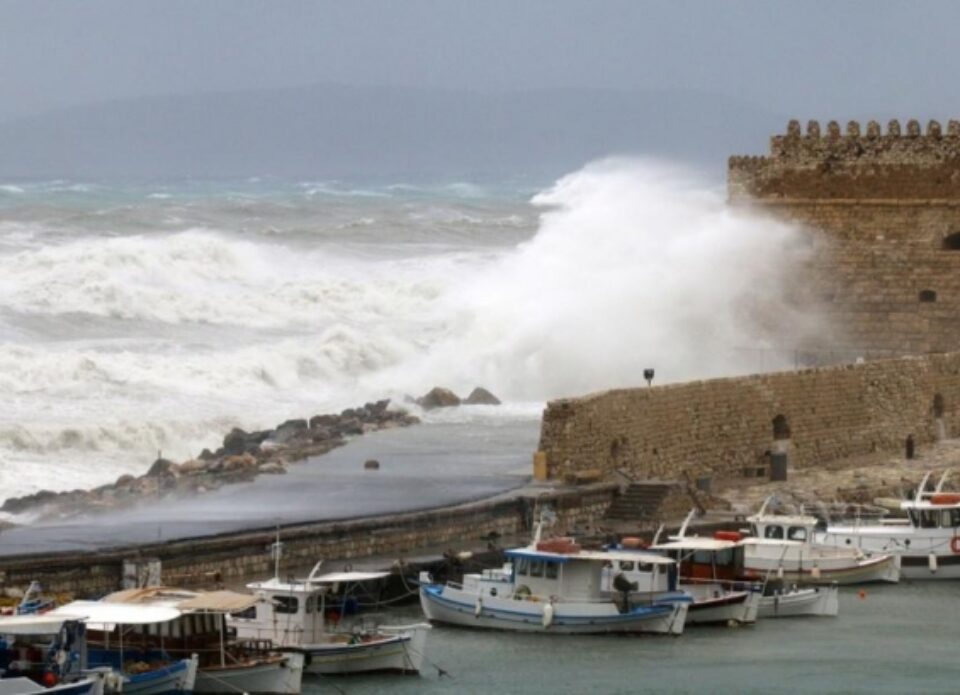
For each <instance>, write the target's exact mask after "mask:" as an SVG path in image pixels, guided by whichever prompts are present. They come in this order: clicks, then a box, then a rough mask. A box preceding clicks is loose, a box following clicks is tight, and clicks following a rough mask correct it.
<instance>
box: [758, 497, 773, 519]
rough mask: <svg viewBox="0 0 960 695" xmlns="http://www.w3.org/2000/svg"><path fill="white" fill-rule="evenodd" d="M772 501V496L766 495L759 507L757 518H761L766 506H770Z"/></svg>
mask: <svg viewBox="0 0 960 695" xmlns="http://www.w3.org/2000/svg"><path fill="white" fill-rule="evenodd" d="M772 499H773V495H768V496H767V498H766V499H765V500H764V501H763V504H761V505H760V511H759V512H757V516H763V515H764V514H765V513H766V511H767V506H768V505H769V504H770V501H771V500H772Z"/></svg>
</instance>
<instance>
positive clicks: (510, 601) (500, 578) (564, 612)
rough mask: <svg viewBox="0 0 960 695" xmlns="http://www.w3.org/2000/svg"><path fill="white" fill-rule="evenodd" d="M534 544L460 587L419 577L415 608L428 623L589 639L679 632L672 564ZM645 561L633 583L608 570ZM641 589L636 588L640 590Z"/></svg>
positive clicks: (561, 543) (681, 611)
mask: <svg viewBox="0 0 960 695" xmlns="http://www.w3.org/2000/svg"><path fill="white" fill-rule="evenodd" d="M541 531H542V524H538V526H537V532H536V536H535V538H534V542H533V543H532V544H531V545H530V546H528V547H526V548H516V549H513V550H508V551H506V556H507V558H508V559H509V561H508V562H507V563H506V564H504V565H503V567H501V568H498V569H492V570H484V571H483V572H481V573H477V574H466V575H464V577H463V582H462V583H458V582H447V583H445V584H437V583H434V582H433V581H432V579H431V577H430V575H429V574H428V573H426V572H424V573H421V575H420V604H421V606H422V607H423V612H424V613H425V614H426V616H427V618H429V619H430V620H431V622H438V623H447V624H451V625H460V626H464V627H476V628H488V629H498V630H513V631H522V632H548V633H558V634H593V633H610V632H627V633H635V632H649V633H658V634H673V635H679V634H681V633H682V632H683V627H684V623H685V621H686V617H687V609H688V606H689V604H690V601H691V599H690V597H689V596H688V595H686V594H683V593H682V592H677V591H674V590H673V587H671V586H670V578H671V575H670V570H671V568H672V567H673V566H674V562H673V560H671V559H669V558H666V557H663V556H662V555H655V554H652V553H646V554H643V553H638V552H635V551H625V552H618V551H585V550H583V549H581V548H580V547H579V546H578V545H577V544H576V543H575V542H574V541H573V540H572V539H568V538H555V539H550V540H547V541H541V540H540V537H541ZM619 561H633V562H637V561H643V562H644V563H645V564H647V565H649V566H650V571H649V572H647V573H645V574H644V575H643V576H642V577H638V581H637V582H631V581H627V580H625V579H624V578H623V577H622V576H620V577H619V579H617V575H614V577H613V578H611V577H610V573H609V568H610V567H611V566H612V564H613V563H615V562H619ZM640 582H642V583H640Z"/></svg>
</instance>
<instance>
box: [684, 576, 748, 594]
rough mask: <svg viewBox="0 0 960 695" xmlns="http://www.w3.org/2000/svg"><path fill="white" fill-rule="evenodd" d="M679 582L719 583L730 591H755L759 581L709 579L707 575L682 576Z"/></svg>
mask: <svg viewBox="0 0 960 695" xmlns="http://www.w3.org/2000/svg"><path fill="white" fill-rule="evenodd" d="M680 581H681V583H683V584H702V585H707V584H719V585H720V586H722V587H724V588H725V589H729V590H731V591H755V590H759V588H760V584H761V583H760V582H754V581H750V580H739V579H709V578H707V577H689V578H688V577H682V578H681V580H680Z"/></svg>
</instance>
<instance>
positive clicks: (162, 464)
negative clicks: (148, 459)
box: [147, 458, 177, 478]
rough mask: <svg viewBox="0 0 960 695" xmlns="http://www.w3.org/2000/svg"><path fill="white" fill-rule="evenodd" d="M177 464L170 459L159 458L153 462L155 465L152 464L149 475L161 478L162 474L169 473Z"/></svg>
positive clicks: (149, 476)
mask: <svg viewBox="0 0 960 695" xmlns="http://www.w3.org/2000/svg"><path fill="white" fill-rule="evenodd" d="M176 465H177V464H175V463H174V462H173V461H170V460H168V459H162V458H161V459H157V460H156V461H154V462H153V465H152V466H150V470H148V471H147V477H148V478H159V477H160V476H161V475H166V474H167V473H169V472H170V471H171V470H172V469H173V467H174V466H176Z"/></svg>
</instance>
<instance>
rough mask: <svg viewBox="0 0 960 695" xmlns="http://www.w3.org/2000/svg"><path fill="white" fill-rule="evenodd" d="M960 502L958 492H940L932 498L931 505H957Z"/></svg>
mask: <svg viewBox="0 0 960 695" xmlns="http://www.w3.org/2000/svg"><path fill="white" fill-rule="evenodd" d="M958 502H960V494H958V493H956V492H938V493H936V494H934V495H931V496H930V503H931V504H957V503H958Z"/></svg>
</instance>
